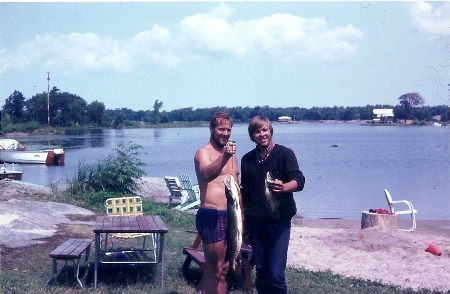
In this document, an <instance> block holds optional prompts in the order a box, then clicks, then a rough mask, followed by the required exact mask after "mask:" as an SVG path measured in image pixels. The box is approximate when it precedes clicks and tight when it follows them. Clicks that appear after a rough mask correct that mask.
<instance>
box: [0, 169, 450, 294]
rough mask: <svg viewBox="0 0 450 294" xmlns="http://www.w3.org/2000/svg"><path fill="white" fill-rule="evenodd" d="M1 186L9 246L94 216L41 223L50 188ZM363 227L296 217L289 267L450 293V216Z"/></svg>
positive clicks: (159, 183) (151, 185) (160, 186)
mask: <svg viewBox="0 0 450 294" xmlns="http://www.w3.org/2000/svg"><path fill="white" fill-rule="evenodd" d="M141 187H142V190H141V191H140V192H139V194H141V195H142V196H143V197H146V198H150V199H152V200H153V201H157V202H162V203H167V202H168V198H169V197H168V196H169V194H170V193H169V191H168V190H167V188H166V186H165V182H164V179H159V178H158V179H157V178H143V181H142V183H141ZM0 188H1V193H0V196H1V197H0V229H1V231H2V235H3V233H5V235H3V237H5V236H6V232H9V233H8V236H9V235H11V236H10V238H2V240H1V245H2V246H5V247H17V246H21V245H20V244H22V246H29V245H31V244H34V243H35V240H34V239H36V238H42V237H45V236H51V235H53V234H56V233H57V230H56V229H55V227H56V226H57V225H58V224H60V223H68V222H70V220H68V219H67V217H66V216H65V215H62V214H60V213H59V214H54V213H55V211H57V212H58V211H66V212H68V213H69V214H85V215H90V214H92V212H90V211H88V210H84V209H81V208H77V207H74V206H72V205H68V204H62V203H52V202H49V203H48V206H49V208H48V209H47V211H46V212H45V215H46V218H45V219H42V218H41V221H39V222H36V221H34V220H33V219H27V216H29V217H31V218H33V214H30V213H29V212H30V211H34V210H35V209H36V208H38V207H39V209H46V206H45V205H42V202H37V201H34V200H36V198H39V195H43V194H46V195H51V193H52V191H51V190H50V188H47V187H43V186H37V185H30V184H26V183H24V184H12V183H6V182H4V181H1V187H0ZM33 203H36V204H33ZM33 205H35V206H33ZM52 205H63V206H67V207H66V208H58V209H56V210H55V209H51V206H52ZM191 213H195V210H193V211H191ZM41 215H42V212H41ZM45 220H48V221H45ZM408 224H409V223H406V221H405V223H403V222H400V224H399V226H400V227H407V226H408ZM360 227H361V223H360V220H342V219H300V218H294V220H293V226H292V232H291V240H290V247H289V252H288V266H291V267H296V268H304V269H308V270H311V271H326V270H330V271H331V272H333V273H335V274H340V275H343V276H346V277H356V278H362V279H367V280H372V281H379V282H382V283H387V284H393V285H399V286H401V287H403V288H408V287H411V288H413V289H416V290H417V289H420V288H428V289H432V290H439V291H442V292H447V291H450V270H449V269H450V219H449V220H442V221H441V220H420V219H418V220H417V229H416V230H415V231H413V232H405V231H399V230H394V229H390V230H389V229H379V228H376V227H373V228H367V229H363V230H361V229H360ZM8 240H9V241H11V242H10V243H8ZM432 241H435V242H436V243H437V244H438V245H439V246H440V247H441V248H442V254H441V255H440V256H436V255H433V254H431V253H429V252H425V249H426V248H427V247H428V245H429V244H430V243H431V242H432Z"/></svg>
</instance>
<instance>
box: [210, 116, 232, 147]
mask: <svg viewBox="0 0 450 294" xmlns="http://www.w3.org/2000/svg"><path fill="white" fill-rule="evenodd" d="M210 131H211V139H213V141H214V142H216V144H217V145H219V146H221V147H225V145H226V144H227V142H228V140H229V139H230V136H231V122H230V121H226V120H223V121H222V122H221V123H219V124H217V126H216V127H215V128H210Z"/></svg>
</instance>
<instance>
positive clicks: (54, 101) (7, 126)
mask: <svg viewBox="0 0 450 294" xmlns="http://www.w3.org/2000/svg"><path fill="white" fill-rule="evenodd" d="M398 100H399V104H398V105H379V104H376V105H366V106H347V107H342V106H340V107H339V106H333V107H312V108H305V107H299V106H292V107H269V106H267V105H266V106H255V107H221V106H217V107H211V108H197V109H193V108H192V107H188V108H181V109H176V110H172V111H161V108H162V106H163V102H162V101H159V100H155V102H154V104H153V109H151V110H139V111H134V110H131V109H128V108H116V109H114V110H111V109H106V108H105V104H104V103H103V102H99V101H93V102H91V103H87V102H86V100H84V99H83V98H82V97H80V96H78V95H75V94H71V93H68V92H61V91H60V90H59V89H58V88H57V87H53V88H52V89H51V90H50V91H49V92H43V93H38V94H36V95H34V96H33V97H31V98H29V99H26V98H25V97H24V96H23V94H22V93H21V92H20V91H14V93H12V94H11V95H10V96H9V97H8V98H7V99H6V100H5V104H4V105H3V106H2V109H1V128H2V132H3V133H6V132H9V131H30V130H34V129H37V128H42V127H43V126H45V125H50V126H52V127H74V126H83V127H103V128H124V127H134V126H137V125H138V124H142V123H144V124H149V125H158V124H166V123H173V122H203V121H209V119H210V117H211V116H212V114H214V112H216V111H226V112H228V113H230V115H231V116H232V117H233V119H234V121H235V122H248V120H249V119H250V118H252V117H253V116H255V115H264V116H266V117H268V118H269V119H270V120H272V121H276V120H277V119H278V117H280V116H290V117H291V118H292V119H293V120H297V121H299V120H306V121H320V120H341V121H350V120H372V118H373V109H375V108H391V109H394V122H395V121H396V120H399V119H412V120H416V121H432V120H433V117H435V116H437V115H439V116H440V117H441V121H442V122H447V121H448V120H449V117H450V108H449V107H448V106H445V105H440V106H423V104H424V102H425V100H424V99H423V98H422V96H420V95H419V94H418V93H407V94H404V95H402V96H400V97H399V98H398ZM48 101H50V103H48ZM48 105H50V107H49V108H48Z"/></svg>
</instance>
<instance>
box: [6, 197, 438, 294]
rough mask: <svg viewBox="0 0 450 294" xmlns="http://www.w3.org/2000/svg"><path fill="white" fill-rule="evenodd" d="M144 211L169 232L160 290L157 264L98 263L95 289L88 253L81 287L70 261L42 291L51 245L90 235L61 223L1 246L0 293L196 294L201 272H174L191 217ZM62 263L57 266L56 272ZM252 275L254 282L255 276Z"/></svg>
mask: <svg viewBox="0 0 450 294" xmlns="http://www.w3.org/2000/svg"><path fill="white" fill-rule="evenodd" d="M91 209H92V208H91ZM92 210H95V209H92ZM97 212H99V211H97ZM144 212H145V214H154V215H160V216H161V219H162V220H163V221H164V223H165V224H166V225H167V227H168V229H169V232H168V234H166V237H165V262H164V287H163V288H161V287H160V280H161V266H160V265H157V266H155V265H143V266H139V265H135V266H125V267H123V266H122V267H113V266H110V265H101V267H100V268H99V283H98V287H97V289H96V290H94V288H93V268H94V264H93V262H92V255H91V261H90V269H89V268H88V267H87V266H85V265H84V264H83V263H82V266H81V274H82V278H81V280H82V282H83V285H84V288H83V289H80V288H79V286H78V285H77V283H76V280H75V278H74V269H75V268H74V266H73V264H71V263H69V264H68V265H67V266H66V269H65V270H63V272H62V273H61V274H59V275H58V276H56V277H55V280H54V282H53V283H52V285H51V286H49V287H47V286H46V282H47V280H48V278H49V276H50V272H51V258H49V257H48V253H49V252H50V251H51V250H53V249H54V248H53V247H54V246H55V244H61V243H62V241H63V240H65V239H67V238H68V237H69V236H73V235H75V234H77V236H82V237H90V238H93V237H94V236H93V232H92V227H90V226H81V225H78V226H77V228H76V229H75V228H74V227H73V226H65V225H62V226H60V227H59V228H58V233H57V234H56V235H54V236H53V237H51V238H45V239H43V240H42V241H45V243H42V244H37V245H33V246H29V247H25V248H5V247H2V248H1V260H2V263H1V277H0V285H1V288H0V291H1V293H5V294H9V293H50V294H52V293H65V294H71V293H74V294H75V293H88V292H95V293H131V294H133V293H155V294H160V293H161V294H162V293H170V294H177V293H179V294H185V293H196V292H195V287H196V285H197V284H198V282H199V281H200V279H201V277H202V274H203V271H202V270H200V269H199V267H198V266H197V265H196V264H194V263H192V264H191V266H190V267H189V270H188V271H187V272H186V273H185V274H184V275H183V274H181V273H180V271H179V270H180V268H181V265H182V263H183V261H184V258H185V256H184V255H183V254H182V248H183V247H185V246H190V245H191V244H192V242H193V238H194V236H193V235H192V234H189V233H186V230H187V229H193V228H195V216H194V215H192V214H188V213H184V212H180V211H175V210H171V209H169V208H168V207H167V204H157V203H154V202H150V201H144ZM99 213H101V212H99ZM93 219H94V218H92V220H93ZM56 246H57V245H56ZM61 264H62V263H61V262H58V265H59V266H58V269H60V267H61ZM252 276H253V278H252V280H253V282H254V279H255V273H254V272H253V273H252ZM286 278H287V283H288V287H289V293H423V294H428V293H440V292H437V291H432V290H428V289H421V290H419V291H413V290H412V289H401V288H400V287H397V286H392V285H384V284H381V283H380V282H377V281H369V280H361V279H354V278H346V277H343V276H340V275H334V274H332V273H331V272H329V271H326V272H311V271H307V270H304V269H295V268H288V269H287V270H286ZM230 284H231V283H230ZM231 286H232V287H233V288H232V289H230V291H229V293H246V291H245V283H244V281H243V279H242V277H238V279H237V280H236V281H235V283H233V284H232V285H231Z"/></svg>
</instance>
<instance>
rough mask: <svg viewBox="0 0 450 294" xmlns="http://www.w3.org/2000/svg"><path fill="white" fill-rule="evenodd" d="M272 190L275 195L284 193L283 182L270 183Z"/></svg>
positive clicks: (274, 181)
mask: <svg viewBox="0 0 450 294" xmlns="http://www.w3.org/2000/svg"><path fill="white" fill-rule="evenodd" d="M269 187H270V190H272V191H273V192H275V193H281V192H283V182H282V181H281V180H277V179H275V180H273V181H272V182H270V183H269Z"/></svg>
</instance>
